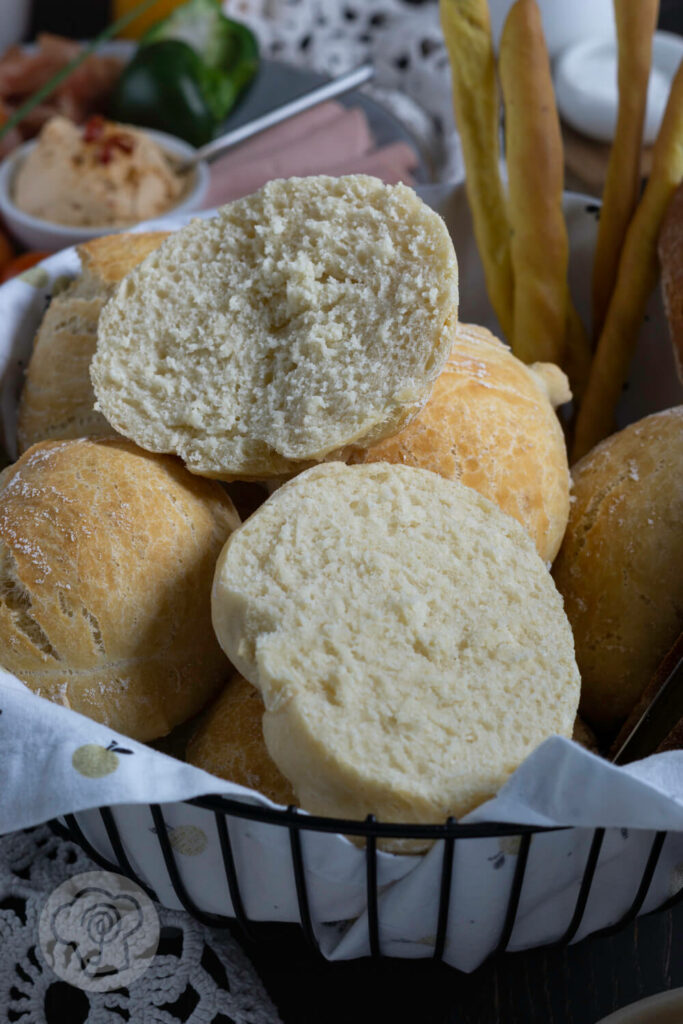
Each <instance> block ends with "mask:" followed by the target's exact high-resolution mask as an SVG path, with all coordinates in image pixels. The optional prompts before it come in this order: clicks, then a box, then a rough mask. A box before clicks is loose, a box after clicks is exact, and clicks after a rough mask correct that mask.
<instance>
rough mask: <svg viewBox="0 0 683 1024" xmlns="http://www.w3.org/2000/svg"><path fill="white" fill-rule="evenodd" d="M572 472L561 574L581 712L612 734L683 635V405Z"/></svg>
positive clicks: (610, 443) (611, 441) (605, 446)
mask: <svg viewBox="0 0 683 1024" xmlns="http://www.w3.org/2000/svg"><path fill="white" fill-rule="evenodd" d="M572 476H573V480H574V487H573V491H572V496H573V501H572V507H571V512H570V515H569V525H568V527H567V533H566V535H565V538H564V542H563V544H562V548H561V549H560V553H559V555H558V557H557V560H556V562H555V565H554V566H553V574H554V576H555V582H556V583H557V586H558V589H559V591H560V593H561V594H562V596H563V597H564V604H565V608H566V611H567V615H568V616H569V621H570V622H571V624H572V628H573V630H574V640H575V643H576V660H577V662H578V665H579V669H580V671H581V679H582V688H581V713H582V715H583V716H584V717H585V718H586V719H587V721H588V722H589V723H590V724H591V725H593V726H595V727H596V728H598V729H603V730H604V729H614V728H615V727H616V726H618V725H619V723H620V722H621V721H623V719H624V718H625V717H626V716H627V715H628V713H629V711H630V710H631V708H632V707H633V705H634V704H635V703H636V701H637V700H638V697H639V696H640V694H641V693H642V691H643V690H644V689H645V687H646V686H647V684H648V683H649V681H650V678H651V677H652V675H654V672H655V670H656V669H657V666H658V664H659V662H660V661H661V660H662V659H663V658H664V656H665V655H666V653H667V651H668V650H669V648H670V647H672V646H673V644H674V642H675V640H676V638H677V637H678V635H679V633H680V632H681V630H683V571H682V569H683V406H677V407H676V408H674V409H667V410H665V411H664V412H658V413H655V414H654V415H653V416H647V417H646V418H645V419H642V420H639V421H638V422H637V423H632V424H631V425H630V426H628V427H626V429H625V430H622V431H620V432H619V433H618V434H613V435H612V436H611V437H608V438H607V439H606V440H605V441H603V442H602V443H601V444H599V445H598V446H597V447H596V448H594V449H593V450H592V451H591V452H589V453H588V455H586V456H584V458H583V459H581V460H580V461H579V462H577V463H576V465H575V466H574V467H573V468H572Z"/></svg>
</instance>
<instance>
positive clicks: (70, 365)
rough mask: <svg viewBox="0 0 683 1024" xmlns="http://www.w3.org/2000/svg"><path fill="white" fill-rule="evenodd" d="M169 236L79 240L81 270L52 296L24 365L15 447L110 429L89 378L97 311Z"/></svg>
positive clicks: (104, 432)
mask: <svg viewBox="0 0 683 1024" xmlns="http://www.w3.org/2000/svg"><path fill="white" fill-rule="evenodd" d="M167 236H168V232H163V231H150V232H144V233H141V234H137V235H132V234H120V235H106V236H104V237H103V238H93V239H91V241H89V242H84V243H83V245H79V246H78V255H79V256H80V258H81V266H82V272H81V274H80V275H79V276H78V277H77V278H75V279H74V280H73V281H72V282H71V284H70V285H69V286H68V288H66V289H65V290H64V291H63V292H60V293H59V294H57V295H55V296H54V298H53V299H52V301H51V303H50V305H49V306H48V308H47V311H46V313H45V316H44V317H43V320H42V323H41V325H40V328H39V330H38V333H37V335H36V339H35V342H34V345H33V352H32V353H31V359H30V360H29V364H28V367H27V369H26V380H25V382H24V387H23V390H22V393H21V399H20V401H19V414H18V419H17V441H18V445H19V451H20V452H25V451H26V449H27V448H30V447H31V445H32V444H36V443H37V442H38V441H47V440H50V439H52V438H67V437H85V436H88V437H108V436H111V435H112V434H114V433H115V431H114V430H113V429H112V427H111V426H110V425H109V423H107V421H106V419H105V418H104V416H103V415H102V414H101V413H99V412H97V411H96V409H95V394H94V392H93V389H92V383H91V381H90V363H91V361H92V357H93V356H94V354H95V345H96V341H97V325H98V322H99V319H100V313H101V312H102V308H103V307H104V304H105V302H106V301H107V299H108V298H109V297H110V296H111V295H112V293H113V292H114V290H115V289H116V287H117V286H118V284H119V283H120V282H121V281H122V280H123V278H124V277H125V275H126V274H127V273H129V271H130V270H132V269H133V267H135V266H137V265H138V263H140V262H141V261H142V260H143V259H144V258H145V256H148V255H149V253H150V252H152V251H153V250H154V249H156V248H157V246H159V245H161V243H162V241H163V240H164V238H166V237H167Z"/></svg>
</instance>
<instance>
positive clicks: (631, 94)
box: [593, 0, 659, 338]
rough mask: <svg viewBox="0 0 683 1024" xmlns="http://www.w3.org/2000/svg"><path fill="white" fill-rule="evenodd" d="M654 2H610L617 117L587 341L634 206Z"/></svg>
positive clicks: (602, 310) (603, 307)
mask: <svg viewBox="0 0 683 1024" xmlns="http://www.w3.org/2000/svg"><path fill="white" fill-rule="evenodd" d="M658 11H659V0H614V16H615V20H616V25H617V42H618V47H619V114H618V117H617V127H616V132H615V135H614V142H613V144H612V149H611V152H610V157H609V164H608V167H607V179H606V181H605V188H604V191H603V200H602V210H601V211H600V227H599V230H598V241H597V243H596V247H595V263H594V264H593V336H594V337H595V338H598V337H599V336H600V331H601V330H602V325H603V323H604V321H605V315H606V313H607V307H608V306H609V300H610V296H611V294H612V291H613V289H614V284H615V281H616V278H617V268H618V266H619V254H620V252H621V247H622V245H623V243H624V238H625V236H626V232H627V230H628V225H629V221H630V220H631V217H632V216H633V211H634V210H635V208H636V204H637V202H638V189H639V185H640V150H641V146H642V141H643V121H644V119H645V105H646V102H647V84H648V80H649V77H650V64H651V62H652V36H653V33H654V31H655V28H656V26H657V14H658Z"/></svg>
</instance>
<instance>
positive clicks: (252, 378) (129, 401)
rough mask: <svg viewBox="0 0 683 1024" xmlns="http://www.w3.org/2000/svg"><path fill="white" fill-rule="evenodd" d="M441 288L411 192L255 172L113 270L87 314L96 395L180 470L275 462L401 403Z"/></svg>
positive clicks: (394, 425)
mask: <svg viewBox="0 0 683 1024" xmlns="http://www.w3.org/2000/svg"><path fill="white" fill-rule="evenodd" d="M457 301H458V286H457V264H456V259H455V253H454V251H453V245H452V243H451V240H450V238H449V235H448V232H447V230H446V227H445V225H444V223H443V221H442V220H441V218H440V217H439V216H438V215H437V214H436V213H434V212H433V211H432V210H430V209H429V207H427V206H426V205H425V204H424V203H423V202H422V201H421V200H420V199H418V197H417V196H416V195H415V193H414V192H413V191H412V189H410V188H407V187H406V186H405V185H395V186H389V185H384V184H383V183H382V182H380V181H378V180H377V179H376V178H370V177H367V176H365V175H348V176H346V177H342V178H329V177H324V176H320V177H311V178H290V179H288V180H283V181H273V182H270V183H269V184H268V185H266V186H265V187H264V188H263V189H261V190H260V191H259V192H256V193H255V194H254V195H252V196H248V197H246V198H245V199H240V200H237V201H236V202H234V203H231V204H229V205H228V206H225V207H223V208H222V209H221V210H219V212H218V214H217V215H216V216H215V217H213V218H210V219H208V220H198V221H194V222H193V223H191V224H190V225H188V226H187V227H186V228H184V229H183V230H181V231H179V232H177V233H176V234H175V235H173V236H172V237H171V238H169V239H168V240H167V241H166V242H164V244H163V245H162V246H161V248H160V249H158V250H157V252H156V253H154V254H152V256H150V257H149V258H148V259H147V260H145V262H144V264H143V265H142V266H140V267H138V268H137V269H136V270H135V271H133V273H132V274H129V275H128V276H127V277H126V279H125V281H124V282H123V283H122V285H121V287H120V288H119V290H118V292H117V294H116V296H115V297H114V298H113V299H112V300H111V302H109V303H108V305H107V308H106V309H105V310H104V312H103V313H102V316H101V318H100V325H99V330H98V341H97V353H96V355H95V358H94V360H93V363H92V366H91V374H92V380H93V384H94V388H95V393H96V395H97V401H98V407H99V409H100V411H101V412H102V413H103V414H104V415H105V417H106V418H107V420H108V421H109V422H110V423H111V424H112V426H114V427H115V428H116V430H118V431H119V432H120V433H122V434H124V435H126V436H127V437H130V438H131V439H133V440H134V441H136V442H137V443H138V444H139V445H141V446H142V447H143V448H147V449H148V450H150V451H162V452H174V453H176V454H178V455H180V456H181V458H183V459H184V461H185V462H186V464H187V466H188V468H189V469H191V470H192V471H193V472H196V473H200V474H202V475H205V476H213V477H218V478H221V479H230V478H234V477H245V476H246V477H255V478H259V477H268V476H273V475H280V474H284V473H288V472H292V471H294V470H296V469H300V468H301V467H302V464H305V463H306V462H307V461H310V460H321V459H324V458H325V457H327V456H329V455H330V454H331V453H333V452H335V451H337V450H339V449H341V448H342V447H343V446H345V445H347V444H350V443H352V442H358V443H368V444H369V443H371V442H372V441H375V440H378V439H379V438H381V437H385V436H388V435H389V434H392V433H395V432H396V431H397V430H399V429H400V428H401V427H402V426H404V425H405V424H406V423H407V422H408V421H409V420H410V419H411V418H412V417H413V416H415V415H416V414H417V413H418V411H419V410H420V408H421V407H422V406H423V405H424V403H425V402H426V400H427V398H428V397H429V392H430V390H431V386H432V384H433V382H434V380H435V379H436V377H437V376H438V374H439V372H440V370H441V369H442V367H443V364H444V362H445V360H446V357H447V355H448V350H449V348H450V342H451V339H452V335H453V330H454V328H455V323H456V320H457Z"/></svg>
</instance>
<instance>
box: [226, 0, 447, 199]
mask: <svg viewBox="0 0 683 1024" xmlns="http://www.w3.org/2000/svg"><path fill="white" fill-rule="evenodd" d="M223 7H224V9H225V10H226V12H227V13H228V14H230V15H231V16H233V17H235V18H239V19H240V20H242V21H244V22H246V23H247V24H248V25H249V26H250V27H251V28H252V30H253V31H254V32H255V34H256V35H257V37H258V39H259V43H260V45H261V49H262V52H263V54H264V56H266V57H272V58H273V59H277V60H282V61H286V62H287V63H290V64H299V65H301V66H304V67H309V68H312V69H313V70H315V71H321V72H324V73H326V74H329V75H339V74H342V73H343V72H344V71H348V70H350V69H351V68H353V67H356V66H357V65H358V64H362V63H364V62H365V61H371V62H372V63H373V64H374V67H375V79H374V82H373V83H372V84H371V85H368V86H366V87H364V91H366V92H368V93H369V94H370V95H372V96H373V97H374V98H375V99H377V100H378V101H379V102H380V103H382V104H383V105H384V106H385V107H387V108H389V109H390V110H391V112H392V113H393V114H395V116H396V117H398V118H399V120H401V121H402V122H403V123H404V124H405V126H406V128H407V129H408V130H409V131H410V132H411V133H412V134H413V136H414V137H415V138H416V139H417V141H418V142H419V143H420V145H421V148H422V150H423V151H424V152H426V154H427V155H428V157H429V159H430V162H431V164H432V168H433V172H434V177H435V179H436V180H438V181H459V180H460V179H461V178H462V177H463V176H464V164H463V159H462V149H461V145H460V139H459V136H458V134H457V132H456V130H455V121H454V117H453V107H452V99H451V81H450V69H449V63H448V55H447V53H446V46H445V43H444V39H443V32H442V30H441V26H440V24H439V5H438V3H437V2H436V0H423V2H420V0H417V2H416V0H413V2H408V0H355V2H354V0H225V2H224V4H223Z"/></svg>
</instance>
